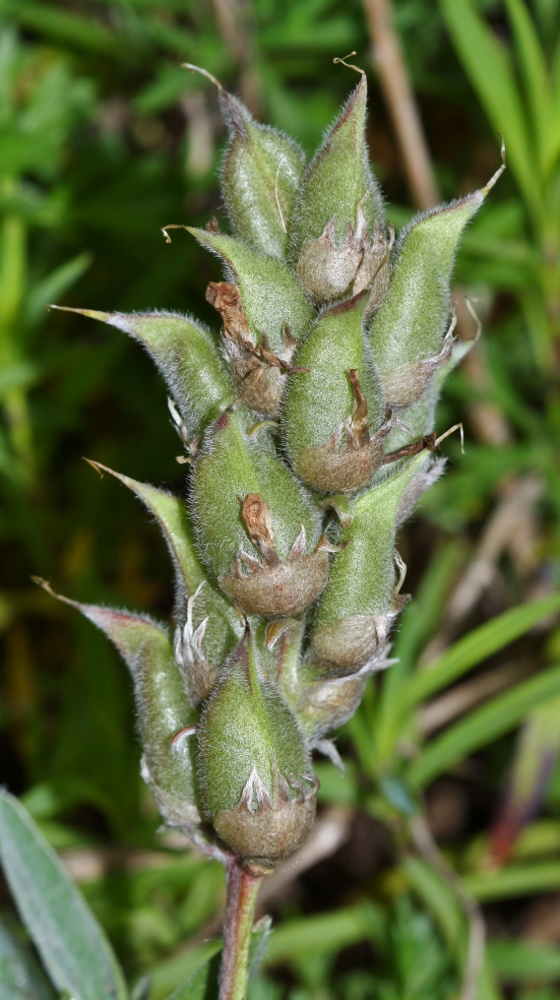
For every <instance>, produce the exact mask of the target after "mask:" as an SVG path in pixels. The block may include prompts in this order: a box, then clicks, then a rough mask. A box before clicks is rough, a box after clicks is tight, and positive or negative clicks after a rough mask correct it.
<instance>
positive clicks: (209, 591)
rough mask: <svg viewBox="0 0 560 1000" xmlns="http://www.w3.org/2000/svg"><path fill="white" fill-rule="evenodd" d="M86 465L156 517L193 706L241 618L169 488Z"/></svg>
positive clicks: (180, 660) (215, 670)
mask: <svg viewBox="0 0 560 1000" xmlns="http://www.w3.org/2000/svg"><path fill="white" fill-rule="evenodd" d="M88 461H89V460H88ZM90 465H92V466H93V467H94V468H95V469H97V471H100V470H103V471H104V472H108V473H109V474H110V475H112V476H115V478H116V479H119V480H120V482H121V483H124V485H125V486H128V488H129V489H130V490H132V492H133V493H135V494H136V496H137V497H138V498H139V499H140V500H141V501H142V502H143V503H144V504H145V505H146V507H147V508H148V510H149V511H150V512H151V513H152V514H153V515H154V516H155V517H156V519H157V521H158V524H159V526H160V528H161V530H162V532H163V536H164V538H165V541H166V542H167V547H168V549H169V553H170V555H171V558H172V560H173V565H174V567H175V578H176V583H175V618H176V620H177V634H176V642H175V651H176V657H177V663H178V666H179V667H180V669H181V673H182V674H183V680H184V684H185V688H186V691H187V693H188V695H189V699H190V702H191V704H192V705H194V706H195V707H196V706H198V705H199V704H200V703H201V702H202V701H203V700H204V699H205V698H206V697H207V696H208V694H209V693H210V691H211V689H212V687H213V686H214V683H215V681H216V678H217V674H218V668H219V666H220V665H221V664H222V663H223V661H224V659H225V658H226V656H228V654H229V653H231V651H232V650H233V649H234V648H235V646H236V645H237V643H238V642H239V639H240V637H241V634H242V627H241V624H240V622H239V617H238V615H237V614H236V612H235V610H234V608H232V606H231V604H230V603H229V601H227V600H226V599H225V598H224V596H223V595H222V594H221V593H220V591H219V590H218V589H217V587H215V586H214V584H212V583H211V582H210V581H209V579H208V576H207V574H206V572H205V570H204V567H203V565H202V563H201V561H200V558H199V555H198V552H197V551H196V546H195V541H194V530H193V527H192V524H191V522H190V520H189V517H188V514H187V508H186V503H185V502H184V501H183V500H181V498H180V497H177V496H174V495H173V494H172V493H168V492H167V491H165V490H160V489H158V488H157V487H155V486H151V485H149V484H148V483H140V482H138V481H137V480H136V479H131V478H130V477H129V476H123V475H122V474H121V473H119V472H114V471H113V469H109V468H108V467H107V466H106V465H102V464H101V463H100V462H90Z"/></svg>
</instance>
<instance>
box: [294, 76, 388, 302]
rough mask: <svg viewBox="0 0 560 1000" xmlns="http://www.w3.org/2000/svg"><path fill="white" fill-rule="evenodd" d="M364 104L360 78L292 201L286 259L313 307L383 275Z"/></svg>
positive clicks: (379, 210)
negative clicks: (290, 241) (289, 260)
mask: <svg viewBox="0 0 560 1000" xmlns="http://www.w3.org/2000/svg"><path fill="white" fill-rule="evenodd" d="M366 101H367V82H366V78H365V75H364V74H363V75H362V79H361V81H360V83H359V84H358V86H357V87H356V89H355V91H354V92H353V93H352V94H351V95H350V98H349V99H348V101H347V102H346V104H345V106H344V108H343V109H342V112H341V114H340V116H339V117H338V119H337V120H336V122H335V123H334V125H333V126H332V128H331V129H330V130H329V131H328V132H327V134H326V136H325V139H324V141H323V144H322V146H321V147H320V148H319V150H318V152H317V154H316V155H315V158H314V159H313V161H312V163H311V164H310V166H309V167H308V170H307V172H306V174H305V177H304V179H303V184H302V186H301V190H300V193H299V195H298V198H297V200H296V205H295V209H294V218H293V233H292V251H291V259H292V261H293V263H294V265H296V266H297V271H298V274H299V276H300V278H301V280H302V282H303V284H304V286H305V287H306V288H307V289H308V291H309V292H310V294H311V296H312V297H313V299H314V300H315V301H316V302H318V303H321V302H328V301H330V300H332V299H337V298H341V297H342V296H344V295H352V294H353V295H356V294H358V293H359V292H360V291H362V290H363V289H364V288H368V287H370V286H371V285H372V284H373V282H374V280H375V278H376V276H378V277H379V280H380V282H381V283H382V284H383V282H384V281H385V277H386V274H387V268H388V251H387V244H386V242H385V237H384V235H383V229H382V225H383V203H382V199H381V194H380V192H379V189H378V186H377V183H376V181H375V180H374V178H373V175H372V173H371V170H370V167H369V162H368V153H367V146H366V142H365V121H366ZM384 268H385V275H384V276H383V277H381V274H380V272H381V271H382V270H383V269H384Z"/></svg>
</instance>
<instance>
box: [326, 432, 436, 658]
mask: <svg viewBox="0 0 560 1000" xmlns="http://www.w3.org/2000/svg"><path fill="white" fill-rule="evenodd" d="M425 458H426V454H425V452H421V453H420V454H419V455H417V456H415V457H414V458H413V459H411V460H410V461H408V462H407V463H406V465H405V466H404V468H402V470H401V471H399V472H398V473H396V474H393V475H389V476H388V477H387V478H386V479H385V480H384V481H383V482H381V483H380V484H379V485H378V486H375V487H374V488H373V489H369V490H366V491H365V492H364V493H361V494H360V495H359V496H358V497H356V499H355V500H354V501H353V502H352V505H351V506H352V520H351V522H350V523H349V524H347V527H343V528H342V530H341V531H340V538H339V541H340V543H341V544H342V545H343V546H344V548H343V549H342V550H341V551H340V552H338V553H337V555H336V556H335V557H334V559H333V563H332V566H331V570H330V575H329V581H328V583H327V586H326V587H325V590H324V592H323V594H322V596H321V599H320V601H319V604H318V606H317V611H316V615H315V619H314V622H313V629H312V633H311V654H312V667H313V669H314V670H319V671H321V672H322V673H323V674H327V675H328V674H333V675H335V676H341V675H342V674H344V673H353V672H354V671H355V670H356V669H357V668H359V667H361V666H363V665H364V664H366V663H369V662H370V661H375V659H376V658H378V657H379V656H380V655H381V654H382V652H383V650H384V647H385V645H386V642H387V636H388V634H389V631H390V628H391V625H392V622H393V620H394V618H395V615H396V613H397V611H398V609H399V601H398V599H396V596H395V591H394V582H395V580H394V546H395V533H396V525H395V521H396V513H397V508H398V503H399V499H400V497H401V495H402V493H403V491H404V489H405V488H406V486H407V485H408V483H409V482H410V480H411V479H412V477H413V476H414V474H415V473H416V472H417V471H418V470H419V469H420V468H421V466H422V464H423V463H424V461H425Z"/></svg>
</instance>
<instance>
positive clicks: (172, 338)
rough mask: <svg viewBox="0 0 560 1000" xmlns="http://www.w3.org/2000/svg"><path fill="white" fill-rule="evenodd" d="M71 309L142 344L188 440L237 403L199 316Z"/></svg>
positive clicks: (196, 436) (211, 337) (229, 380)
mask: <svg viewBox="0 0 560 1000" xmlns="http://www.w3.org/2000/svg"><path fill="white" fill-rule="evenodd" d="M57 308H58V307H57ZM69 311H70V312H77V313H81V314H82V315H84V316H89V317H91V319H98V320H102V322H104V323H108V324H109V325H110V326H116V327H117V329H119V330H123V331H124V332H125V333H128V334H130V336H131V337H134V339H135V340H139V341H140V343H141V344H143V345H144V347H145V348H146V350H147V351H148V353H149V354H150V356H151V357H152V359H153V360H154V361H155V363H156V365H157V367H158V368H159V370H160V372H161V373H162V375H163V377H164V379H165V381H166V383H167V385H168V387H169V390H170V392H171V395H172V397H173V400H174V401H175V403H176V404H177V406H178V408H179V411H180V414H181V417H182V420H183V426H182V428H181V433H182V436H183V439H184V441H185V443H186V444H188V443H190V441H191V440H192V439H196V438H198V437H199V436H200V435H201V434H202V432H203V430H204V428H205V427H206V426H207V424H209V423H211V422H212V421H213V420H216V419H217V417H219V415H220V413H222V411H223V410H225V408H226V407H227V406H231V404H232V403H233V401H234V399H235V389H234V387H233V385H232V382H231V378H230V376H229V374H228V371H227V369H226V367H225V365H224V362H223V360H222V358H221V357H220V352H219V350H218V345H217V343H216V338H215V337H214V336H213V335H212V333H211V332H210V330H208V329H207V327H205V326H203V325H202V323H199V322H198V321H197V320H194V319H191V318H190V317H188V316H179V315H177V314H175V313H168V312H158V313H106V312H96V311H95V310H93V309H71V310H69Z"/></svg>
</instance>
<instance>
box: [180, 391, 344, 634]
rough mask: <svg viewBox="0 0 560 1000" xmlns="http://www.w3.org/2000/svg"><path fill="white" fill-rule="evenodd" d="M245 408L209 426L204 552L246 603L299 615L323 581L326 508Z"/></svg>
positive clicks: (200, 496) (200, 465) (199, 509)
mask: <svg viewBox="0 0 560 1000" xmlns="http://www.w3.org/2000/svg"><path fill="white" fill-rule="evenodd" d="M246 430H247V416H246V414H245V413H243V411H242V409H241V408H239V409H238V410H237V411H236V412H229V411H228V412H227V413H225V414H223V416H222V417H221V418H220V419H219V420H218V421H217V422H216V424H214V425H213V427H211V428H210V430H209V432H208V434H207V436H206V439H205V442H204V445H203V448H202V449H201V451H200V453H199V455H198V457H197V459H196V462H195V465H194V470H193V479H192V503H193V508H194V516H195V529H196V535H197V539H198V542H199V546H200V550H201V552H202V555H203V558H204V560H205V562H206V563H207V565H208V566H209V568H210V569H211V570H212V572H213V573H214V574H215V575H216V576H217V577H218V582H219V584H220V587H221V588H222V590H224V591H225V593H226V594H227V595H228V597H230V598H231V600H233V601H235V602H236V603H237V604H239V605H240V606H241V607H242V608H244V610H245V611H247V612H249V613H252V614H258V615H264V616H276V615H294V614H299V613H300V612H301V611H303V610H304V609H305V608H306V607H307V606H308V605H309V604H311V602H312V601H314V600H315V598H316V597H317V596H318V594H319V593H320V592H321V590H322V589H323V587H324V585H325V582H326V579H327V576H328V554H327V550H326V548H325V547H324V546H323V545H321V514H320V512H319V511H318V510H317V508H316V507H315V505H314V504H313V503H312V501H311V498H310V497H309V496H308V495H307V494H306V493H305V492H304V491H303V489H302V488H301V487H300V486H299V484H298V482H297V481H296V480H295V479H294V477H293V476H292V474H291V473H290V471H289V470H288V469H287V468H286V466H285V465H284V464H283V463H282V462H281V461H280V459H278V458H277V457H275V456H274V455H273V454H271V453H270V452H269V451H266V450H265V448H264V447H263V446H262V445H259V444H257V443H256V442H255V441H254V439H251V438H250V437H248V435H247V433H246Z"/></svg>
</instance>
